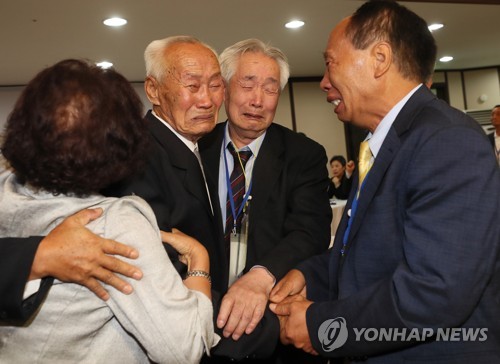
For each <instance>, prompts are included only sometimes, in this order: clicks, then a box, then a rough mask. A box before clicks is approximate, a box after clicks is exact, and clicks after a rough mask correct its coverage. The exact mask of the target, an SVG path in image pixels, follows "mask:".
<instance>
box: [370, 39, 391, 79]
mask: <svg viewBox="0 0 500 364" xmlns="http://www.w3.org/2000/svg"><path fill="white" fill-rule="evenodd" d="M371 54H372V57H373V60H374V76H375V77H376V78H379V77H382V76H383V75H384V74H385V73H386V72H387V71H388V70H389V69H390V68H391V65H392V48H391V45H390V44H389V43H387V42H378V43H376V44H375V45H374V46H373V48H372V51H371Z"/></svg>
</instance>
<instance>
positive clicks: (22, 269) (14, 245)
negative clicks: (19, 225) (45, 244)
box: [0, 237, 52, 323]
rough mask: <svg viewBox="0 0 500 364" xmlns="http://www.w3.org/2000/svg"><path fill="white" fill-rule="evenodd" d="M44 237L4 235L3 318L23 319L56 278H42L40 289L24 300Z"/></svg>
mask: <svg viewBox="0 0 500 364" xmlns="http://www.w3.org/2000/svg"><path fill="white" fill-rule="evenodd" d="M41 240H42V238H41V237H29V238H1V239H0V267H1V271H0V297H1V299H0V320H2V321H3V320H7V321H10V322H14V323H23V322H24V321H26V320H27V319H28V318H29V317H30V316H31V315H32V314H33V312H34V311H35V310H36V309H37V308H38V306H39V305H40V303H41V301H42V299H43V297H45V294H46V293H47V292H48V289H49V288H50V285H51V283H52V279H50V278H45V279H43V280H42V283H41V286H40V289H39V290H38V292H37V293H35V294H33V295H31V296H30V297H28V298H27V299H25V300H23V294H24V288H25V286H26V282H27V281H28V277H29V275H30V272H31V265H32V264H33V259H34V257H35V254H36V250H37V249H38V245H39V244H40V241H41Z"/></svg>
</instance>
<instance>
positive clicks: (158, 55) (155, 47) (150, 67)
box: [144, 35, 219, 80]
mask: <svg viewBox="0 0 500 364" xmlns="http://www.w3.org/2000/svg"><path fill="white" fill-rule="evenodd" d="M177 43H189V44H201V45H202V46H204V47H206V48H207V49H209V50H211V51H212V52H213V54H214V55H215V58H217V59H219V57H218V55H217V52H216V51H215V49H213V48H212V47H211V46H209V45H208V44H206V43H203V42H202V41H200V40H198V39H197V38H195V37H193V36H190V35H175V36H172V37H167V38H163V39H158V40H154V41H152V42H151V43H149V45H148V46H147V47H146V50H145V51H144V62H145V63H146V76H151V77H153V78H155V79H156V80H161V79H162V78H163V76H164V73H165V68H166V67H165V63H164V62H165V58H164V51H165V49H166V48H168V47H169V46H171V45H172V44H177Z"/></svg>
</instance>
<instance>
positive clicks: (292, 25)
mask: <svg viewBox="0 0 500 364" xmlns="http://www.w3.org/2000/svg"><path fill="white" fill-rule="evenodd" d="M304 24H305V23H304V22H303V21H302V20H292V21H289V22H288V23H286V24H285V27H287V28H289V29H296V28H300V27H302V26H303V25H304Z"/></svg>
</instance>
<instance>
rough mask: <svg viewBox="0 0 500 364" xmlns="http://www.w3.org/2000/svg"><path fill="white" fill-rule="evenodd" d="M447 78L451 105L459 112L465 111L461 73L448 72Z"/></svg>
mask: <svg viewBox="0 0 500 364" xmlns="http://www.w3.org/2000/svg"><path fill="white" fill-rule="evenodd" d="M447 77H448V95H449V97H450V105H451V106H453V107H455V108H457V109H459V110H465V104H464V93H463V85H462V74H461V73H460V72H447Z"/></svg>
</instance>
